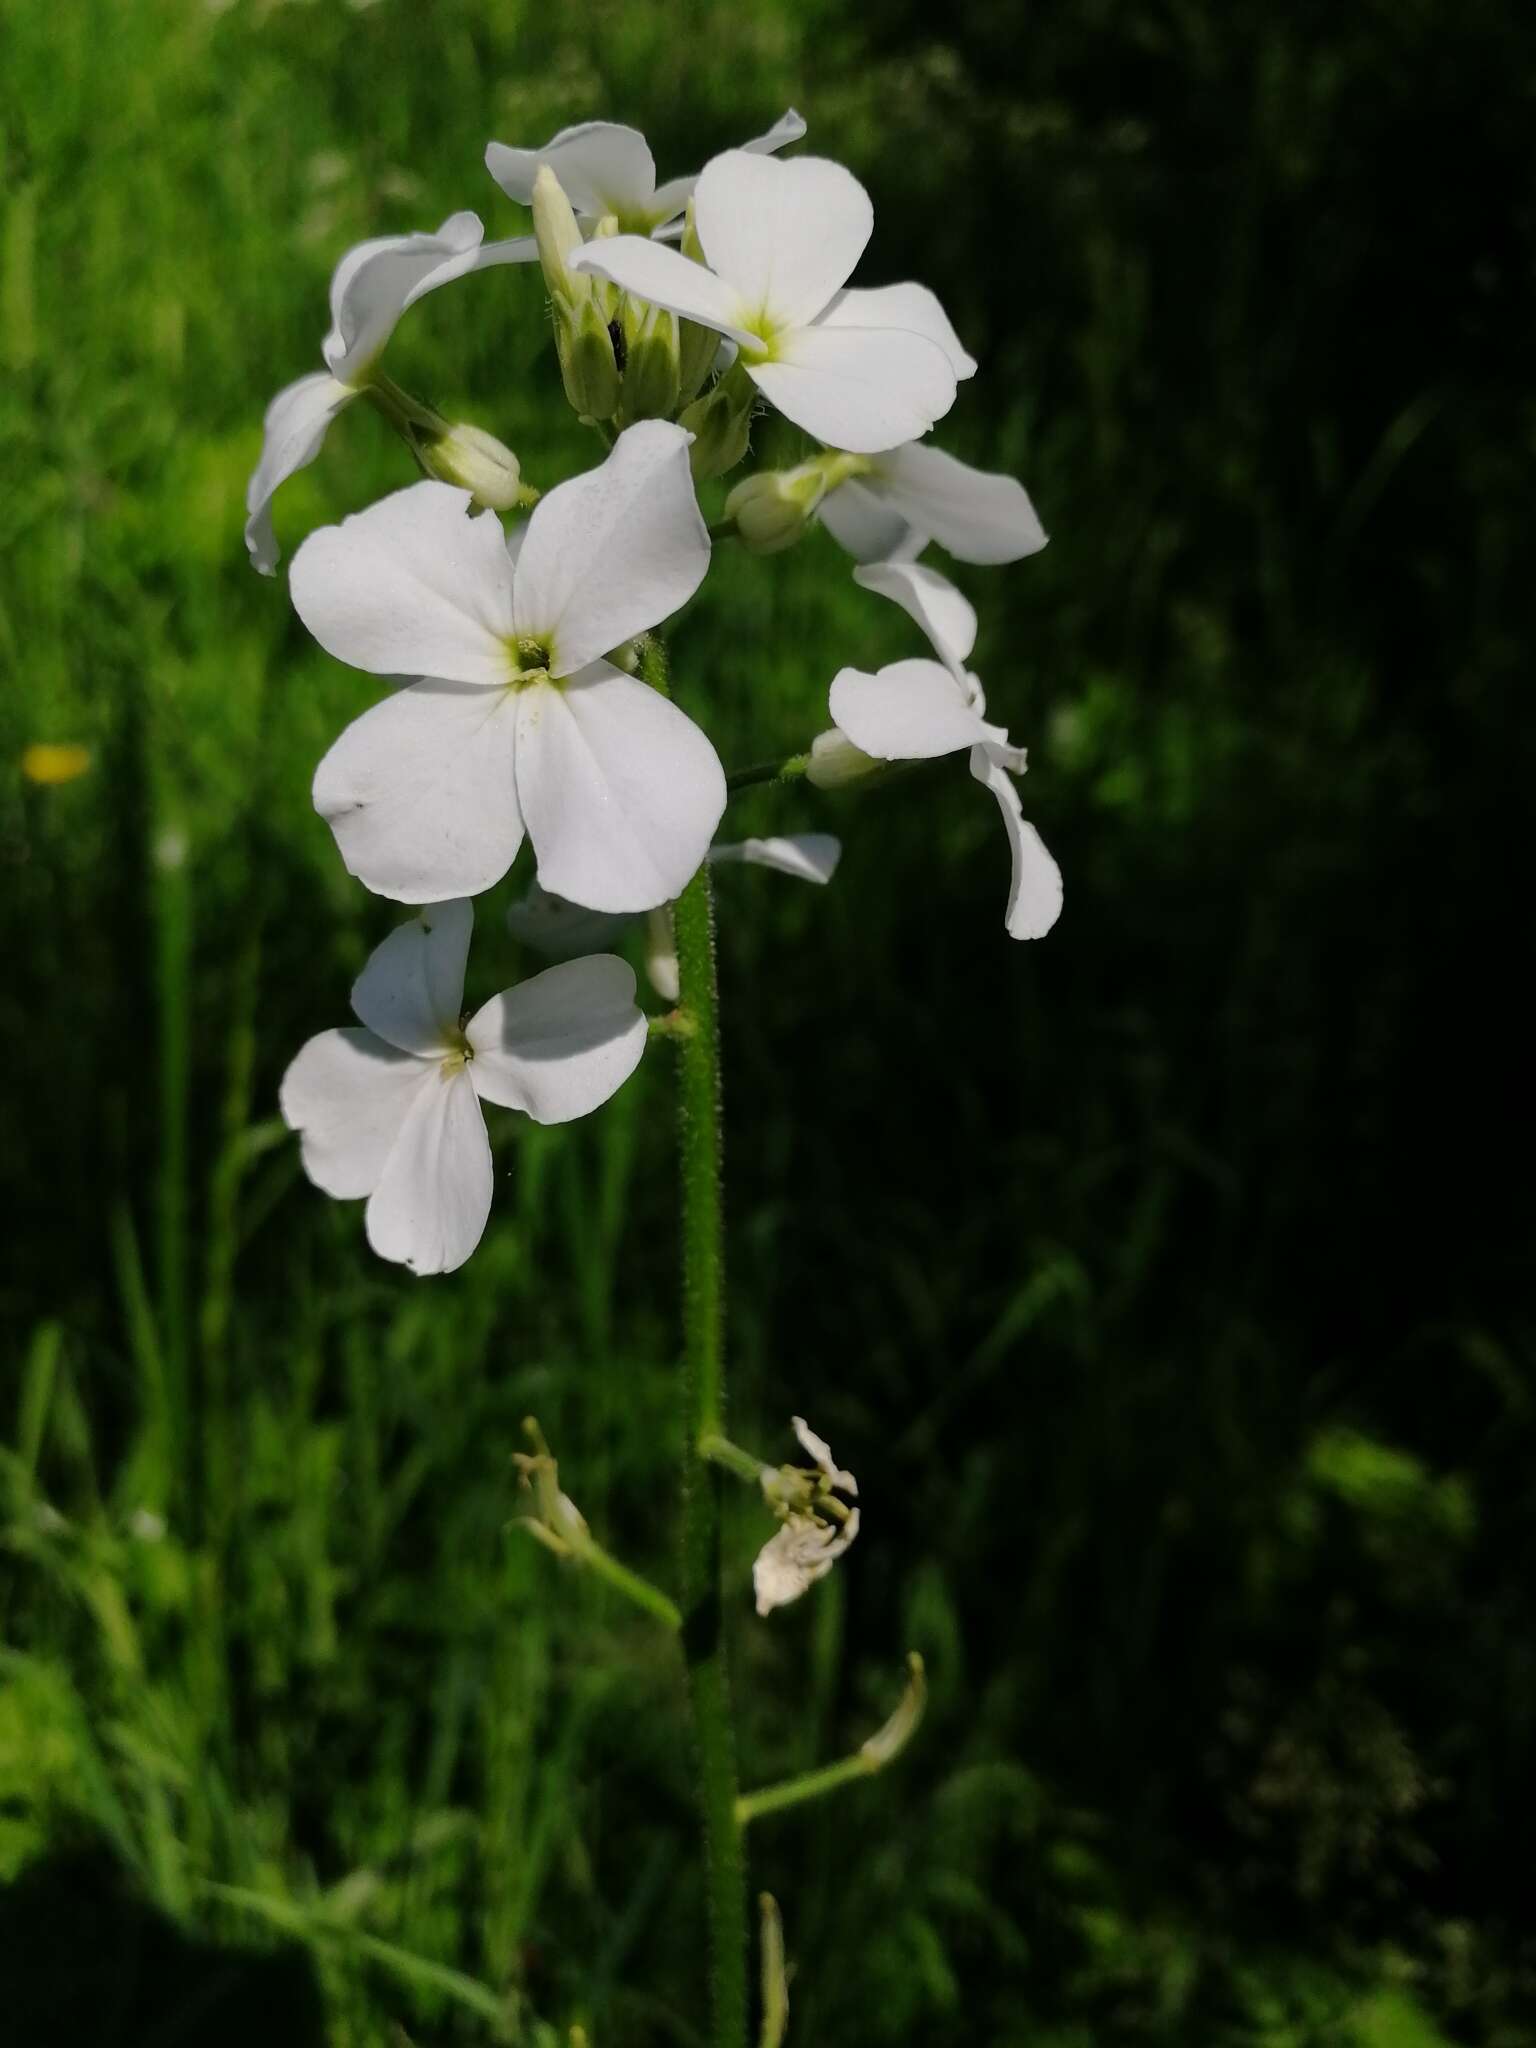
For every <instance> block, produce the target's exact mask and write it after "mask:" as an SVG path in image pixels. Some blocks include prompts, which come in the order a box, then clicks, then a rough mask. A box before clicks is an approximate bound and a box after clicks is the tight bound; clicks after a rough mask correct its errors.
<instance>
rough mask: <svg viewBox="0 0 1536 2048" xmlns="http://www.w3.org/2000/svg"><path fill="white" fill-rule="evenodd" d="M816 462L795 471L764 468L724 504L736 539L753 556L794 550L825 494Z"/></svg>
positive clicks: (744, 482) (822, 479)
mask: <svg viewBox="0 0 1536 2048" xmlns="http://www.w3.org/2000/svg"><path fill="white" fill-rule="evenodd" d="M826 488H827V486H826V477H825V474H824V472H823V470H822V467H821V464H820V463H819V462H802V463H801V465H800V467H799V468H798V469H767V470H762V471H760V472H759V474H758V475H756V476H749V477H745V478H744V479H743V480H742V482H740V483H739V484H738V485H737V486H736V488H735V490H734V491H732V492H731V495H730V496H729V497H728V498H727V499H726V501H725V516H726V518H727V519H730V520H734V521H735V525H736V534H737V538H738V539H739V540H740V541H741V542H742V543H743V544H744V545H745V546H746V547H747V548H749V549H750V550H751V551H752V553H753V554H754V555H776V554H777V553H778V552H779V550H780V549H781V548H788V547H793V546H794V544H795V542H796V541H797V540H798V539H799V538H800V536H801V534H802V533H804V531H805V529H806V527H807V526H808V525H809V524H810V521H811V515H812V513H814V512H815V510H816V507H817V506H818V505H819V504H820V503H821V501H822V498H823V497H824V496H825V494H826Z"/></svg>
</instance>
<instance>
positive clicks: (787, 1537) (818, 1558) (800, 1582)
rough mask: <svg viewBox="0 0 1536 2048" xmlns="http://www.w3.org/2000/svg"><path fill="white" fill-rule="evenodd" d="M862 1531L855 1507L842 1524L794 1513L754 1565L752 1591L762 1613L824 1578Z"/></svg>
mask: <svg viewBox="0 0 1536 2048" xmlns="http://www.w3.org/2000/svg"><path fill="white" fill-rule="evenodd" d="M858 1533H859V1511H858V1509H857V1508H854V1509H853V1510H852V1512H851V1513H850V1514H849V1517H848V1519H847V1521H846V1522H844V1523H843V1524H842V1525H841V1527H838V1528H834V1527H833V1526H831V1525H830V1524H828V1523H825V1522H818V1521H816V1520H815V1519H814V1517H812V1516H810V1515H792V1516H791V1517H790V1519H789V1520H788V1521H787V1522H785V1523H783V1524H782V1526H781V1527H780V1528H779V1529H778V1530H777V1532H776V1533H775V1534H774V1535H772V1536H770V1537H769V1539H768V1541H767V1542H766V1543H765V1544H764V1545H763V1547H762V1549H761V1550H760V1551H759V1552H758V1555H757V1560H756V1562H755V1563H754V1564H753V1566H752V1590H753V1593H754V1594H755V1596H756V1599H757V1611H758V1613H759V1614H771V1613H772V1611H773V1609H774V1608H775V1607H785V1606H787V1605H788V1604H789V1602H790V1601H791V1600H798V1599H799V1597H800V1595H801V1594H802V1593H803V1592H805V1591H806V1589H807V1588H808V1587H810V1586H813V1585H815V1583H816V1581H817V1580H818V1579H824V1578H825V1577H826V1575H827V1573H828V1572H829V1571H831V1569H832V1567H833V1565H834V1564H835V1563H836V1562H837V1560H838V1559H839V1558H840V1557H841V1556H842V1554H843V1552H844V1551H845V1550H846V1549H847V1548H848V1546H849V1544H850V1543H852V1541H853V1539H854V1537H855V1536H857V1535H858Z"/></svg>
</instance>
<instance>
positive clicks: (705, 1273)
mask: <svg viewBox="0 0 1536 2048" xmlns="http://www.w3.org/2000/svg"><path fill="white" fill-rule="evenodd" d="M641 663H642V667H643V671H644V674H645V679H646V681H647V682H648V683H650V684H651V685H652V687H653V688H655V689H658V690H661V691H663V692H665V691H666V688H667V668H666V655H665V652H664V650H663V648H662V646H661V642H660V641H659V639H658V638H657V636H656V635H655V634H654V633H653V634H650V635H648V636H647V638H646V641H645V644H644V646H643V648H642V650H641ZM672 918H673V926H674V929H675V932H676V936H677V976H678V1005H677V1007H678V1014H679V1016H680V1017H681V1018H686V1019H687V1020H688V1028H687V1029H685V1030H683V1031H682V1032H680V1033H679V1034H678V1036H677V1040H676V1043H677V1055H678V1159H679V1165H680V1168H681V1178H682V1229H683V1367H684V1372H683V1400H684V1416H683V1426H684V1450H683V1600H682V1607H683V1657H684V1661H685V1664H686V1666H687V1672H688V1693H689V1700H690V1703H691V1706H692V1710H693V1736H694V1747H695V1755H696V1757H697V1761H698V1770H699V1805H700V1817H701V1819H702V1822H703V1828H704V1883H705V1892H706V1899H707V1910H708V1918H709V1967H710V1992H711V2000H710V2003H711V2011H712V2024H711V2029H710V2040H711V2042H712V2043H713V2048H746V2040H747V1878H746V1862H745V1858H744V1856H743V1854H742V1843H741V1827H740V1824H739V1822H738V1821H737V1818H736V1796H737V1781H736V1740H735V1734H734V1731H733V1729H732V1726H731V1701H730V1687H729V1682H728V1676H727V1670H726V1650H725V1639H724V1633H723V1615H722V1603H721V1585H720V1508H721V1491H722V1480H721V1474H720V1472H719V1471H718V1470H717V1469H716V1468H715V1467H714V1466H712V1465H711V1464H710V1463H709V1462H708V1460H707V1459H706V1458H704V1457H703V1456H702V1455H701V1453H700V1450H699V1444H700V1440H701V1439H702V1438H704V1437H707V1436H719V1435H721V1434H722V1432H723V1430H724V1426H725V1241H724V1230H723V1227H722V1226H723V1219H722V1200H721V1196H722V1182H721V1152H720V1037H719V994H718V990H717V987H716V982H715V912H714V899H713V896H712V894H711V889H710V878H709V865H708V863H707V862H706V863H705V864H704V865H703V866H702V867H701V868H700V869H699V871H698V873H697V874H696V875H695V876H694V878H693V880H692V881H691V882H690V883H689V884H688V886H687V888H686V889H684V891H683V893H682V895H681V896H679V898H678V899H677V902H676V904H675V905H674V906H673V913H672Z"/></svg>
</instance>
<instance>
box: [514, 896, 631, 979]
mask: <svg viewBox="0 0 1536 2048" xmlns="http://www.w3.org/2000/svg"><path fill="white" fill-rule="evenodd" d="M630 922H631V918H630V915H629V913H628V912H627V911H621V912H614V911H611V910H587V909H585V908H584V907H583V906H582V905H581V904H580V903H567V902H566V900H565V898H564V897H563V896H551V895H550V893H549V891H548V890H547V889H541V888H540V887H539V885H538V883H537V882H530V883H529V884H528V887H527V889H526V890H525V891H524V893H523V895H522V897H521V898H520V899H519V900H518V901H517V902H516V903H509V904H508V905H507V930H508V931H509V932H510V933H511V934H512V936H513V938H514V939H520V940H521V941H522V943H523V944H524V945H525V946H532V947H533V949H534V951H535V952H536V953H545V954H548V955H549V957H550V958H551V959H553V960H573V959H574V958H575V957H576V955H577V954H578V953H602V952H605V951H606V950H607V949H608V947H609V946H611V945H613V944H614V943H615V941H616V940H618V939H619V938H621V937H622V936H623V934H624V932H625V930H626V929H627V928H628V926H629V924H630Z"/></svg>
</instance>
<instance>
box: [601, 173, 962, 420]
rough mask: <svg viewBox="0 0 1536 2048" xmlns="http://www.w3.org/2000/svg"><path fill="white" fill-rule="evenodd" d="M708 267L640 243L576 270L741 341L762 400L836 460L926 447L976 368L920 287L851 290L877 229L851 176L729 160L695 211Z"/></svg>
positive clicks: (709, 180)
mask: <svg viewBox="0 0 1536 2048" xmlns="http://www.w3.org/2000/svg"><path fill="white" fill-rule="evenodd" d="M693 220H694V227H695V229H696V231H697V234H698V239H699V246H700V248H701V250H702V251H703V254H704V258H705V263H707V264H708V266H709V267H708V268H707V269H706V268H705V264H703V263H693V262H690V261H689V259H688V258H687V257H686V256H684V255H682V254H681V253H679V251H677V250H675V249H668V248H664V247H663V246H662V245H661V244H660V243H658V242H653V241H649V240H646V239H645V238H644V237H642V236H639V235H617V236H614V237H611V238H607V239H603V238H599V239H598V240H595V241H591V242H588V243H587V244H586V245H585V246H584V247H583V248H581V249H579V250H577V251H576V252H575V253H574V254H573V255H572V256H571V257H570V258H569V259H568V261H569V265H570V268H571V269H572V270H578V271H580V270H586V271H591V272H595V273H596V275H597V276H599V277H606V278H608V279H609V280H610V281H611V282H612V283H614V284H616V285H618V286H620V287H621V288H622V289H623V290H624V291H626V292H629V293H631V294H632V295H633V296H634V297H636V298H641V299H649V300H651V301H652V302H653V303H654V304H656V305H659V306H666V307H669V308H670V309H671V311H672V312H674V313H677V314H679V315H680V316H681V317H682V318H684V319H688V320H693V321H696V322H697V323H698V324H699V325H700V326H702V327H713V328H714V329H716V331H717V332H718V333H721V334H724V335H726V336H728V337H729V339H730V340H732V341H734V342H735V343H736V344H737V346H738V348H739V350H740V361H741V363H742V365H743V366H744V368H745V370H746V372H747V375H748V376H749V377H750V378H751V379H752V381H753V383H754V384H756V386H757V388H758V389H759V391H761V392H762V394H763V396H764V397H765V398H767V399H768V400H769V401H770V402H771V403H772V404H773V405H775V406H777V407H778V409H779V411H780V412H782V413H783V414H784V416H785V418H786V419H790V420H793V421H794V423H795V424H796V426H799V427H803V428H804V429H805V431H806V432H807V433H808V434H814V435H815V437H816V439H817V440H818V441H823V442H825V443H826V444H827V445H828V446H829V447H833V448H842V449H848V450H849V451H851V452H852V453H855V454H870V453H872V452H874V451H875V450H876V449H882V448H895V447H897V446H899V445H900V444H901V443H902V442H904V441H912V440H915V439H917V437H918V436H919V435H921V434H926V433H927V431H928V429H929V428H930V427H931V426H932V425H933V423H934V421H935V420H937V419H941V418H942V417H943V415H944V414H945V413H946V412H948V410H949V408H950V406H951V405H953V403H954V400H955V381H956V379H957V378H959V377H969V376H970V375H972V373H973V372H974V371H975V368H976V365H975V362H974V361H973V360H972V358H971V357H970V356H968V355H967V354H966V352H965V350H964V349H963V348H962V347H961V345H960V342H959V340H958V338H957V337H956V335H955V331H954V329H953V327H951V325H950V323H949V320H948V318H947V317H946V315H945V313H944V309H943V307H942V306H940V304H939V302H938V300H937V299H936V298H935V297H934V295H933V293H932V292H930V291H928V290H927V289H926V288H925V287H924V286H922V285H919V284H893V285H886V286H884V287H882V288H881V289H879V290H877V291H852V290H848V289H846V288H845V287H846V286H847V281H848V278H849V276H850V275H851V274H852V271H853V267H854V265H855V264H856V263H857V262H858V260H859V257H860V256H861V255H862V254H863V251H864V246H865V244H866V243H867V242H868V240H869V236H870V230H871V229H872V227H873V225H874V211H873V208H872V207H871V206H870V203H869V195H868V194H867V193H866V192H865V190H864V187H863V186H862V185H861V184H860V183H859V181H858V179H857V178H855V177H854V176H853V174H852V172H851V171H847V170H844V168H843V166H842V165H841V164H835V163H830V162H828V161H827V160H826V159H825V158H822V157H796V158H794V159H793V160H791V161H790V162H788V163H780V162H778V161H777V160H776V159H775V158H773V157H765V156H752V155H750V154H748V153H747V152H746V151H744V150H739V149H734V150H727V151H726V152H725V154H724V155H723V156H717V157H715V158H713V159H712V161H711V162H710V163H708V164H706V166H705V167H704V170H703V172H702V174H701V175H700V178H699V182H698V188H697V190H696V191H695V193H694V199H693Z"/></svg>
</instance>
